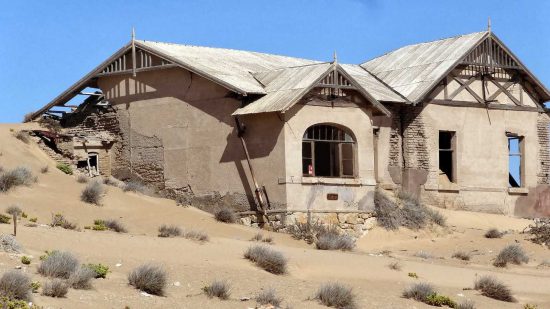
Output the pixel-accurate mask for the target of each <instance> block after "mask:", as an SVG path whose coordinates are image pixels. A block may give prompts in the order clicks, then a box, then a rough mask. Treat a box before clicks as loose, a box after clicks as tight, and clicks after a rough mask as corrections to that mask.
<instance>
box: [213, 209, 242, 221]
mask: <svg viewBox="0 0 550 309" xmlns="http://www.w3.org/2000/svg"><path fill="white" fill-rule="evenodd" d="M214 218H216V220H217V221H219V222H224V223H235V222H236V221H237V215H236V214H235V212H234V211H233V210H231V209H229V208H222V209H220V210H218V211H216V213H215V214H214Z"/></svg>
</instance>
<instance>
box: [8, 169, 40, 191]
mask: <svg viewBox="0 0 550 309" xmlns="http://www.w3.org/2000/svg"><path fill="white" fill-rule="evenodd" d="M36 181H37V178H36V176H34V175H33V173H32V172H31V170H30V169H29V168H28V167H24V166H19V167H16V168H14V169H13V170H9V171H3V172H1V173H0V192H7V191H9V190H10V189H12V188H15V187H17V186H30V185H31V184H33V183H35V182H36Z"/></svg>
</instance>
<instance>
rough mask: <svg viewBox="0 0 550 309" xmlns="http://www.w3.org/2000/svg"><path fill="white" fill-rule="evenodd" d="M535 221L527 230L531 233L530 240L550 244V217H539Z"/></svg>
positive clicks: (540, 243)
mask: <svg viewBox="0 0 550 309" xmlns="http://www.w3.org/2000/svg"><path fill="white" fill-rule="evenodd" d="M534 221H535V223H534V224H531V225H529V226H528V227H527V229H526V231H525V232H526V233H527V234H530V235H531V239H530V240H531V241H532V242H534V243H536V244H539V245H550V218H537V219H535V220H534Z"/></svg>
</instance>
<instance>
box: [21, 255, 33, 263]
mask: <svg viewBox="0 0 550 309" xmlns="http://www.w3.org/2000/svg"><path fill="white" fill-rule="evenodd" d="M21 263H23V264H25V265H29V264H30V263H31V258H30V257H28V256H26V255H23V256H22V257H21Z"/></svg>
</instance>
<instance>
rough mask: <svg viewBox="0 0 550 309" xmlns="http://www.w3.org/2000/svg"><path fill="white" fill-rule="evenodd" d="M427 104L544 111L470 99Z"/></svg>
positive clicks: (432, 101) (530, 107)
mask: <svg viewBox="0 0 550 309" xmlns="http://www.w3.org/2000/svg"><path fill="white" fill-rule="evenodd" d="M425 103H427V104H437V105H446V106H454V107H475V108H488V109H494V110H512V111H524V112H541V113H542V112H545V110H544V109H542V108H539V107H532V106H517V105H505V104H499V103H489V104H482V103H478V102H470V101H445V100H436V99H434V100H430V101H425Z"/></svg>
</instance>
